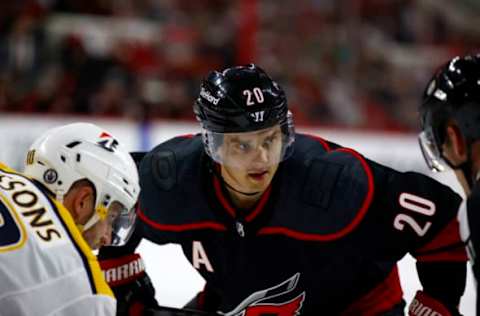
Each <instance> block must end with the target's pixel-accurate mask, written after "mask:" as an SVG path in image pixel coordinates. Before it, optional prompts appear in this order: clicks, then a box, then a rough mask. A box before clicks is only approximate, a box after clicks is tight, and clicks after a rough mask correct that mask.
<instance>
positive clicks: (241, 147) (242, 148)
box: [236, 142, 252, 152]
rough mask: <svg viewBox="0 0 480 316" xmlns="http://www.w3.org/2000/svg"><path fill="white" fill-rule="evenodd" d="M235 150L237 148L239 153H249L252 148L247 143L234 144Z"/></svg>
mask: <svg viewBox="0 0 480 316" xmlns="http://www.w3.org/2000/svg"><path fill="white" fill-rule="evenodd" d="M236 148H237V149H238V150H239V151H242V152H248V151H250V149H251V148H252V146H251V145H250V144H249V143H246V142H238V143H237V144H236Z"/></svg>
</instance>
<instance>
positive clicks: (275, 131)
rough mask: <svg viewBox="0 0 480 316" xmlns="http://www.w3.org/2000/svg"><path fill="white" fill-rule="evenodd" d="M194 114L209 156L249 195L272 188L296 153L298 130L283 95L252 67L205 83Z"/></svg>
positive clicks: (234, 69) (227, 72) (229, 70)
mask: <svg viewBox="0 0 480 316" xmlns="http://www.w3.org/2000/svg"><path fill="white" fill-rule="evenodd" d="M194 112H195V115H196V118H197V120H198V121H199V122H200V124H201V127H202V131H203V142H204V147H205V151H206V153H207V154H208V155H209V156H210V157H211V158H212V159H213V160H214V161H216V162H217V163H219V164H220V165H221V166H222V176H223V177H224V178H225V180H227V181H228V180H229V178H231V177H229V176H232V177H233V178H232V179H230V181H229V183H230V184H232V183H231V182H234V185H235V186H236V187H237V188H239V187H241V190H246V191H247V192H250V191H254V192H257V191H258V189H262V188H264V187H266V186H268V184H269V183H270V181H271V179H272V177H273V175H274V173H275V171H276V170H277V167H278V164H279V163H280V162H281V161H283V160H284V159H286V158H287V157H288V156H289V155H290V154H291V152H292V148H293V146H292V144H293V142H294V127H293V118H292V114H291V113H290V111H289V110H288V106H287V98H286V96H285V92H284V91H283V89H282V88H281V87H280V86H279V85H278V84H277V83H276V82H275V81H273V80H272V79H271V78H270V77H269V76H268V75H267V73H265V71H263V70H262V69H261V68H260V67H258V66H256V65H253V64H250V65H246V66H238V67H232V68H227V69H225V70H223V71H222V72H218V71H213V72H211V73H210V74H209V75H208V76H207V78H206V79H205V80H204V81H203V82H202V84H201V86H200V94H199V96H198V98H197V100H196V102H195V104H194Z"/></svg>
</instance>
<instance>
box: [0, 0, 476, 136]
mask: <svg viewBox="0 0 480 316" xmlns="http://www.w3.org/2000/svg"><path fill="white" fill-rule="evenodd" d="M479 13H480V2H478V1H475V0H458V1H449V0H350V1H349V0H238V1H233V0H91V1H84V0H63V1H62V0H17V1H2V2H1V4H0V61H1V62H0V112H17V113H48V114H54V115H55V114H61V115H70V114H72V115H89V116H92V115H94V116H99V117H103V116H107V117H123V118H125V117H126V118H131V119H132V120H136V121H145V120H154V119H162V118H164V119H182V120H192V119H193V114H192V110H191V108H192V104H193V101H194V99H195V97H196V95H197V94H198V91H199V83H200V81H201V79H202V78H203V77H204V76H205V75H206V74H207V73H208V72H209V71H210V70H213V69H218V70H219V69H222V68H225V67H229V66H232V65H236V64H246V63H250V62H255V63H257V64H258V65H260V66H261V67H263V68H264V69H265V70H267V72H269V73H270V74H271V76H272V77H273V78H274V79H276V80H277V81H278V82H279V83H280V84H281V85H282V86H283V87H284V88H285V90H286V91H287V96H288V99H289V103H290V106H291V107H292V110H293V112H294V115H295V120H296V122H297V124H301V125H307V126H319V127H341V128H362V129H382V130H395V131H413V130H416V129H417V128H418V121H417V111H416V109H417V106H418V104H419V102H420V99H421V93H422V90H423V87H424V86H425V85H426V82H427V81H428V79H429V77H430V76H431V73H432V72H433V71H434V70H435V69H436V68H437V67H438V66H440V65H441V64H442V63H443V62H445V61H446V60H447V59H449V58H450V57H452V56H454V55H457V54H465V53H474V52H475V49H476V48H477V47H479V44H480V28H478V27H477V25H478V19H477V17H478V14H479Z"/></svg>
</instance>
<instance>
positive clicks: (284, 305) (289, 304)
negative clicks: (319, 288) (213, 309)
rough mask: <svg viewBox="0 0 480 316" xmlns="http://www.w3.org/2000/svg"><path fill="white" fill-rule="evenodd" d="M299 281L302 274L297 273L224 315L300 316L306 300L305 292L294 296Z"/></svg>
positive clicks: (247, 299)
mask: <svg viewBox="0 0 480 316" xmlns="http://www.w3.org/2000/svg"><path fill="white" fill-rule="evenodd" d="M299 279H300V273H296V274H295V275H293V276H292V277H291V278H289V279H287V280H285V281H283V282H282V283H280V284H277V285H275V286H273V287H270V288H268V289H265V290H260V291H257V292H254V293H252V294H251V295H249V296H248V297H247V298H246V299H244V300H243V301H242V302H241V303H240V304H239V305H238V306H237V307H236V308H234V309H233V310H232V311H230V312H227V313H222V314H223V315H225V316H262V315H272V316H295V315H299V314H300V310H301V309H302V305H303V301H304V300H305V292H302V293H300V294H299V295H297V296H294V295H292V294H293V292H294V290H295V289H296V287H297V284H298V280H299ZM292 297H293V298H292Z"/></svg>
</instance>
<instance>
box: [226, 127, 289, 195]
mask: <svg viewBox="0 0 480 316" xmlns="http://www.w3.org/2000/svg"><path fill="white" fill-rule="evenodd" d="M282 146H283V144H282V132H281V129H280V126H278V125H277V126H274V127H272V128H268V129H264V130H261V131H258V132H250V133H237V134H226V135H225V136H224V139H223V145H222V146H221V151H222V156H223V163H222V176H223V178H224V179H225V181H227V183H228V184H229V185H231V186H233V187H234V188H235V189H237V190H240V191H242V192H245V193H253V192H263V191H265V190H266V189H267V187H268V185H269V184H270V182H271V181H272V178H273V176H274V175H275V172H276V171H277V169H278V164H279V161H280V158H281V152H282Z"/></svg>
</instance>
